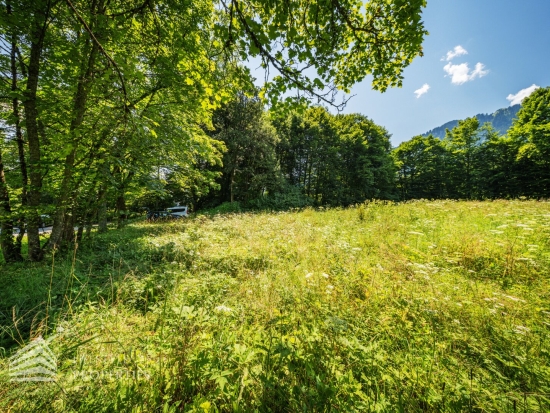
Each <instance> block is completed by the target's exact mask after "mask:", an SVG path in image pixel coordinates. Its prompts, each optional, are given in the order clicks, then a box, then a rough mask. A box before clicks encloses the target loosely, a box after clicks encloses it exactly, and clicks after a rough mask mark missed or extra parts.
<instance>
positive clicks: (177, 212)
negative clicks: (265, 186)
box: [166, 205, 189, 219]
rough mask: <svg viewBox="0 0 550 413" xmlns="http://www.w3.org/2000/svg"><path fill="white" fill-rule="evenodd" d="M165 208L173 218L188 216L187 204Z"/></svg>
mask: <svg viewBox="0 0 550 413" xmlns="http://www.w3.org/2000/svg"><path fill="white" fill-rule="evenodd" d="M166 210H167V211H168V212H169V213H170V214H171V215H172V216H173V217H174V218H177V219H179V218H186V217H188V216H189V208H188V207H187V206H179V205H178V206H174V207H171V208H166Z"/></svg>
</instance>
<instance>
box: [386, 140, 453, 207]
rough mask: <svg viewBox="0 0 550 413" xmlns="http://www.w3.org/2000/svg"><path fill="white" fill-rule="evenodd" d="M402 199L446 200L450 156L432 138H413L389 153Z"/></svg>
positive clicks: (438, 142) (441, 144)
mask: <svg viewBox="0 0 550 413" xmlns="http://www.w3.org/2000/svg"><path fill="white" fill-rule="evenodd" d="M392 155H393V158H394V161H395V164H396V167H397V186H398V190H399V193H400V197H401V198H402V199H415V198H416V199H419V198H424V199H440V198H444V197H446V196H447V190H448V185H449V182H448V181H447V178H448V175H447V168H448V163H449V153H448V151H447V149H446V148H445V146H444V144H443V142H442V141H441V140H439V139H437V138H435V137H433V136H432V135H429V136H427V137H424V136H415V137H413V138H412V139H411V140H409V141H406V142H403V143H402V144H401V145H399V146H398V147H397V148H396V149H395V150H394V151H393V152H392Z"/></svg>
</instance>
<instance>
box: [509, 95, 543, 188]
mask: <svg viewBox="0 0 550 413" xmlns="http://www.w3.org/2000/svg"><path fill="white" fill-rule="evenodd" d="M508 133H509V135H510V137H511V138H512V139H514V140H515V141H516V142H518V143H519V145H520V148H519V153H518V162H524V163H528V164H529V165H530V167H529V168H528V169H523V171H524V173H523V174H522V175H523V176H522V178H521V179H522V180H523V181H524V182H525V184H526V188H525V189H526V190H527V195H529V196H535V197H547V196H549V195H550V87H546V88H540V89H537V90H535V91H534V92H533V93H532V94H531V96H529V97H527V98H526V99H525V100H524V101H523V102H522V104H521V109H520V110H519V112H518V115H517V118H516V120H515V121H514V123H513V125H512V127H511V128H510V130H509V132H508Z"/></svg>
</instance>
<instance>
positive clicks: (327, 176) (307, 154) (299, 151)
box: [275, 107, 395, 205]
mask: <svg viewBox="0 0 550 413" xmlns="http://www.w3.org/2000/svg"><path fill="white" fill-rule="evenodd" d="M275 127H276V129H277V132H278V134H279V137H280V143H279V145H278V146H277V157H278V159H279V164H280V168H281V172H282V174H283V176H284V178H285V180H286V181H287V182H288V184H290V185H293V186H297V187H299V188H301V189H302V190H303V192H304V194H305V195H306V196H307V197H309V198H310V199H312V200H313V202H314V203H315V204H317V205H351V204H354V203H358V202H363V201H364V200H365V199H369V198H392V197H393V196H394V185H393V181H394V173H395V170H394V167H393V163H392V159H391V156H390V149H391V146H390V142H389V134H388V132H387V131H386V130H385V129H384V128H382V127H380V126H378V125H376V124H375V123H374V122H372V121H371V120H369V119H368V118H366V117H365V116H363V115H359V114H353V115H336V116H334V115H331V114H330V113H328V111H327V110H326V109H324V108H319V107H317V108H311V109H309V110H307V111H306V112H305V113H304V114H302V115H301V114H298V113H295V114H292V115H290V116H289V117H288V118H287V119H284V120H276V121H275Z"/></svg>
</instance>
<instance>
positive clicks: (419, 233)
mask: <svg viewBox="0 0 550 413" xmlns="http://www.w3.org/2000/svg"><path fill="white" fill-rule="evenodd" d="M408 234H412V235H422V236H424V235H425V234H423V233H422V232H417V231H409V232H408Z"/></svg>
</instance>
